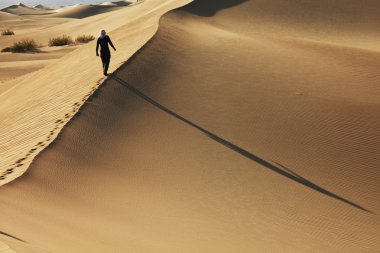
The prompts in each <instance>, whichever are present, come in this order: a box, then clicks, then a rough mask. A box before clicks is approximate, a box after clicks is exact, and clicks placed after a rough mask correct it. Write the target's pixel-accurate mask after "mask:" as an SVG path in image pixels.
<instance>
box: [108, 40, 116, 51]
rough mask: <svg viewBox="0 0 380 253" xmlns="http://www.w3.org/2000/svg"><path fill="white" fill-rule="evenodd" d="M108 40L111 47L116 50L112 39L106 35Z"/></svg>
mask: <svg viewBox="0 0 380 253" xmlns="http://www.w3.org/2000/svg"><path fill="white" fill-rule="evenodd" d="M108 42H109V43H110V45H111V47H112V48H113V50H115V51H116V48H115V47H114V46H113V44H112V41H111V38H110V37H108Z"/></svg>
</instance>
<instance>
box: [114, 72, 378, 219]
mask: <svg viewBox="0 0 380 253" xmlns="http://www.w3.org/2000/svg"><path fill="white" fill-rule="evenodd" d="M110 78H112V79H113V80H115V81H116V82H118V83H120V84H121V85H123V86H124V87H126V88H127V89H128V90H129V91H131V92H132V93H134V94H135V95H137V96H139V97H140V98H142V99H144V100H145V101H147V102H149V103H150V104H152V105H153V106H155V107H157V108H159V109H160V110H162V111H164V112H166V113H168V114H170V115H171V116H173V117H175V118H177V119H179V120H181V121H183V122H184V123H186V124H188V125H190V126H192V127H193V128H195V129H197V130H199V131H201V132H203V133H204V134H206V135H207V136H208V137H210V138H211V139H213V140H215V141H217V142H218V143H220V144H222V145H224V146H226V147H227V148H229V149H231V150H233V151H235V152H236V153H238V154H240V155H242V156H244V157H246V158H248V159H250V160H252V161H254V162H256V163H258V164H260V165H262V166H263V167H265V168H267V169H269V170H271V171H273V172H275V173H277V174H280V175H282V176H284V177H286V178H288V179H290V180H293V181H294V182H297V183H299V184H302V185H304V186H306V187H308V188H310V189H313V190H315V191H317V192H320V193H322V194H324V195H326V196H328V197H331V198H334V199H337V200H339V201H342V202H344V203H346V204H348V205H350V206H352V207H355V208H358V209H360V210H363V211H365V212H368V213H372V212H371V211H369V210H368V209H366V208H364V207H362V206H360V205H358V204H355V203H354V202H352V201H350V200H348V199H346V198H343V197H341V196H338V195H337V194H335V193H332V192H330V191H328V190H326V189H324V188H322V187H320V186H318V185H316V184H315V183H313V182H311V181H309V180H307V179H306V178H304V177H302V176H300V175H298V174H296V173H295V172H293V171H292V170H290V169H289V168H287V167H285V166H283V165H281V164H279V163H276V162H273V163H271V162H269V161H266V160H264V159H263V158H260V157H258V156H256V155H254V154H252V153H250V152H249V151H247V150H245V149H243V148H241V147H239V146H237V145H235V144H233V143H231V142H229V141H227V140H225V139H223V138H222V137H219V136H217V135H216V134H213V133H212V132H210V131H208V130H206V129H204V128H202V127H201V126H198V125H196V124H195V123H193V122H191V121H190V120H188V119H186V118H184V117H182V116H181V115H179V114H177V113H175V112H173V111H172V110H170V109H169V108H167V107H165V106H163V105H162V104H160V103H158V102H157V101H155V100H153V99H152V98H150V97H148V96H147V95H145V94H144V93H142V92H141V91H139V90H138V89H136V88H135V87H134V86H133V85H131V84H129V83H128V82H126V81H124V80H122V79H120V78H119V77H118V76H117V72H116V73H114V74H112V75H111V76H110Z"/></svg>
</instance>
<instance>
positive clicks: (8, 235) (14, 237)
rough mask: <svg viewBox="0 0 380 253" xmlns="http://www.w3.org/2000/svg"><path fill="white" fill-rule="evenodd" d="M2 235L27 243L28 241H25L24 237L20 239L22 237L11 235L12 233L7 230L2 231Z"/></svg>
mask: <svg viewBox="0 0 380 253" xmlns="http://www.w3.org/2000/svg"><path fill="white" fill-rule="evenodd" d="M0 235H5V236H7V237H10V238H13V239H15V240H17V241H20V242H24V243H27V242H26V241H24V240H23V239H20V238H18V237H16V236H13V235H10V234H8V233H5V232H3V231H0Z"/></svg>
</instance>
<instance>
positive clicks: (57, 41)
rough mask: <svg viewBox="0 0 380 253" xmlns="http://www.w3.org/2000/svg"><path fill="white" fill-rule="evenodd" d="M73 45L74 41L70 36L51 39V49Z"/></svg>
mask: <svg viewBox="0 0 380 253" xmlns="http://www.w3.org/2000/svg"><path fill="white" fill-rule="evenodd" d="M71 44H73V39H72V38H71V37H70V36H68V35H62V36H59V37H55V38H51V39H50V40H49V47H57V46H65V45H71Z"/></svg>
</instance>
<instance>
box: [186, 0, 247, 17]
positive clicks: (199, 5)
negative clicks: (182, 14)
mask: <svg viewBox="0 0 380 253" xmlns="http://www.w3.org/2000/svg"><path fill="white" fill-rule="evenodd" d="M246 1H247V0H195V1H193V2H191V3H190V4H188V5H185V6H184V7H181V8H179V10H182V11H187V12H190V13H192V14H195V15H198V16H203V17H211V16H213V15H215V14H216V13H217V12H218V11H220V10H223V9H227V8H230V7H233V6H236V5H239V4H242V3H244V2H246Z"/></svg>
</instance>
